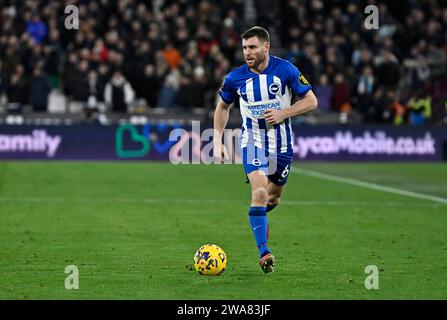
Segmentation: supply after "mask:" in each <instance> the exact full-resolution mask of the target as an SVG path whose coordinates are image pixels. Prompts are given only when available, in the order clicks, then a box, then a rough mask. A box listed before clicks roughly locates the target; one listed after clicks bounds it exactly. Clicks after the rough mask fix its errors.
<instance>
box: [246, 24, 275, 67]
mask: <svg viewBox="0 0 447 320" xmlns="http://www.w3.org/2000/svg"><path fill="white" fill-rule="evenodd" d="M241 38H242V50H243V52H244V58H245V62H246V63H247V65H248V66H249V67H250V68H257V67H258V66H259V65H260V64H261V63H262V62H264V60H265V58H266V56H267V55H268V54H269V50H270V35H269V33H268V31H267V30H266V29H264V28H262V27H258V26H255V27H252V28H250V29H248V30H247V31H245V32H244V33H243V34H242V35H241Z"/></svg>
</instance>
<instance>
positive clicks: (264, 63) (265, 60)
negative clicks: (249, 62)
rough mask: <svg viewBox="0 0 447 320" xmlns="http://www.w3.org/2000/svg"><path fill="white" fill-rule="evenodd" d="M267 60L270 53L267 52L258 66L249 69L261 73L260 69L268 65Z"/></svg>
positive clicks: (262, 69)
mask: <svg viewBox="0 0 447 320" xmlns="http://www.w3.org/2000/svg"><path fill="white" fill-rule="evenodd" d="M269 61H270V55H269V54H267V55H266V56H265V59H264V61H263V62H262V63H260V64H259V66H258V67H257V68H250V70H251V71H252V72H254V73H261V72H262V71H264V70H265V69H266V68H267V66H268V65H269Z"/></svg>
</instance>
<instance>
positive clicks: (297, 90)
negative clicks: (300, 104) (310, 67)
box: [287, 63, 312, 97]
mask: <svg viewBox="0 0 447 320" xmlns="http://www.w3.org/2000/svg"><path fill="white" fill-rule="evenodd" d="M288 65H289V67H288V72H287V75H288V79H287V80H288V85H289V87H290V88H291V89H292V92H293V93H294V94H296V95H298V96H300V97H303V96H304V95H305V94H306V93H307V92H309V91H310V90H312V86H311V85H310V83H309V82H308V81H307V79H306V78H305V77H304V76H303V74H302V73H301V72H300V71H299V70H298V68H297V67H295V66H294V65H293V64H291V63H289V64H288Z"/></svg>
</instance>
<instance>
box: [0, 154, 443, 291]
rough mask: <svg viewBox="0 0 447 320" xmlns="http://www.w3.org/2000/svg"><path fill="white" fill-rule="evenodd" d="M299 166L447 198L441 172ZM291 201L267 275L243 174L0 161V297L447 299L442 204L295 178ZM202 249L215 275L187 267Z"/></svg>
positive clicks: (275, 217) (281, 212)
mask: <svg viewBox="0 0 447 320" xmlns="http://www.w3.org/2000/svg"><path fill="white" fill-rule="evenodd" d="M294 166H295V167H298V168H303V169H307V170H312V171H318V172H323V173H327V174H331V175H336V176H339V177H344V178H351V179H356V180H361V181H366V182H371V183H375V184H379V185H384V186H389V187H393V188H399V189H403V190H408V191H413V192H416V193H418V194H419V193H420V194H427V195H433V196H436V197H439V198H444V199H445V198H447V165H446V164H441V163H440V164H427V163H420V164H403V163H396V164H365V163H349V164H346V163H340V164H333V163H332V164H330V163H310V164H308V163H295V164H294ZM292 171H293V170H292ZM282 201H283V202H282V204H281V205H280V207H278V208H277V209H275V210H274V211H273V212H271V213H269V222H270V230H271V236H270V242H269V246H270V248H271V249H272V251H273V253H274V254H275V256H276V257H277V267H276V272H275V273H273V274H269V275H265V274H263V273H262V271H261V269H260V267H259V265H258V258H257V249H256V245H255V240H254V238H253V236H252V232H251V230H250V227H249V223H248V208H249V202H250V189H249V185H247V184H245V183H244V175H243V171H242V167H241V166H238V165H214V166H205V165H177V166H175V165H171V164H169V163H148V162H119V163H118V162H13V161H11V162H0V299H447V269H446V268H447V264H446V262H447V204H446V203H442V201H440V202H436V201H431V200H423V199H418V198H415V197H410V196H404V195H398V194H393V193H390V192H385V191H380V190H372V189H368V188H363V187H359V186H355V185H350V184H346V183H342V182H336V181H330V180H326V179H321V178H318V177H311V176H306V175H302V174H299V173H298V172H297V170H295V172H294V173H291V176H290V178H289V182H288V184H287V187H286V190H285V193H284V195H283V197H282ZM205 243H215V244H217V245H219V246H221V247H222V248H223V249H224V250H225V251H226V253H227V255H228V268H227V270H226V271H225V273H224V274H223V275H221V276H219V277H206V276H200V275H199V274H197V273H195V271H192V270H190V266H191V264H192V261H193V255H194V253H195V251H196V250H197V249H198V248H199V247H200V246H201V245H203V244H205ZM67 265H76V266H77V267H78V269H79V289H78V290H67V289H65V286H64V282H65V278H66V276H67V274H65V272H64V270H65V267H66V266H67ZM368 265H375V266H377V267H378V268H379V270H380V272H379V289H377V290H374V289H372V290H367V289H365V287H364V281H365V278H366V277H367V276H368V275H367V274H365V273H364V269H365V267H366V266H368Z"/></svg>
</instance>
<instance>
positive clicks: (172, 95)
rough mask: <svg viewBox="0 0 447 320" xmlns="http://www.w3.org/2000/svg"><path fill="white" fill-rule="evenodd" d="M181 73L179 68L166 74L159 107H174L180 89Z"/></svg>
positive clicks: (158, 103)
mask: <svg viewBox="0 0 447 320" xmlns="http://www.w3.org/2000/svg"><path fill="white" fill-rule="evenodd" d="M180 81H181V74H180V72H179V71H178V70H177V69H173V70H171V72H170V73H169V74H168V75H167V76H166V78H165V80H164V82H163V85H162V87H161V90H160V94H159V96H158V101H157V107H159V108H172V107H174V104H175V101H176V99H177V94H178V91H179V89H180Z"/></svg>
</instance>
